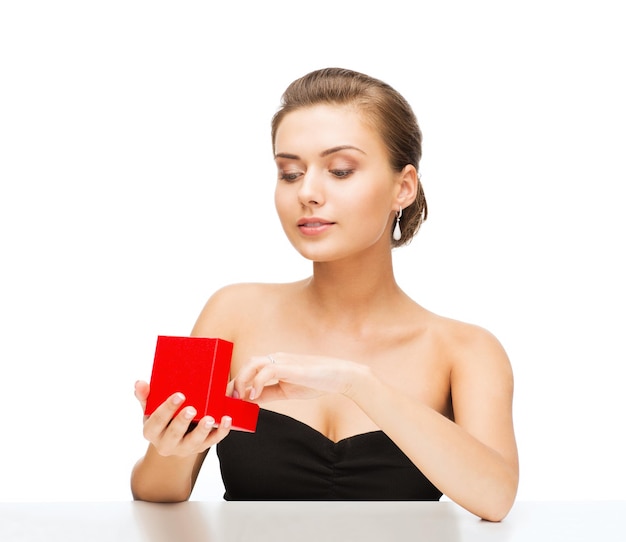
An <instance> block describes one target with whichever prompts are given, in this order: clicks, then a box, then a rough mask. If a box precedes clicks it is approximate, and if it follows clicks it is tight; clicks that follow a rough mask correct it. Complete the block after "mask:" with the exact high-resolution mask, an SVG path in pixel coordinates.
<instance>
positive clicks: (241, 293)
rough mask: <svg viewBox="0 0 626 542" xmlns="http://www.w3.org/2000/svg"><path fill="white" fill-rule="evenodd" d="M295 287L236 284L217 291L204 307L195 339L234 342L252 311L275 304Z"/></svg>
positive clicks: (199, 317)
mask: <svg viewBox="0 0 626 542" xmlns="http://www.w3.org/2000/svg"><path fill="white" fill-rule="evenodd" d="M295 284H296V283H293V284H271V283H253V282H250V283H237V284H230V285H228V286H224V287H222V288H220V289H219V290H217V291H216V292H215V293H214V294H213V295H212V296H211V297H210V298H209V299H208V301H207V302H206V303H205V305H204V307H203V309H202V311H201V312H200V316H198V319H197V321H196V323H195V325H194V328H193V331H192V333H191V334H192V335H196V336H213V337H216V336H219V337H221V338H224V339H227V340H230V341H235V339H236V335H237V331H238V330H240V329H241V327H242V324H243V323H244V322H245V320H246V319H247V318H249V315H250V312H251V311H250V307H255V314H256V318H258V317H259V315H258V309H259V308H261V307H268V306H270V305H273V304H275V303H276V300H277V299H278V298H281V297H283V296H284V295H287V293H288V292H289V290H291V289H293V288H294V287H295Z"/></svg>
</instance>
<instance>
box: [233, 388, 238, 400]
mask: <svg viewBox="0 0 626 542" xmlns="http://www.w3.org/2000/svg"><path fill="white" fill-rule="evenodd" d="M233 399H239V392H238V391H237V390H233Z"/></svg>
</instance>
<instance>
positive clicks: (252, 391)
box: [250, 388, 256, 401]
mask: <svg viewBox="0 0 626 542" xmlns="http://www.w3.org/2000/svg"><path fill="white" fill-rule="evenodd" d="M255 397H256V391H254V388H250V401H254V398H255Z"/></svg>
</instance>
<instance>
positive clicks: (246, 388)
mask: <svg viewBox="0 0 626 542" xmlns="http://www.w3.org/2000/svg"><path fill="white" fill-rule="evenodd" d="M365 371H366V367H365V366H364V365H362V364H359V363H355V362H352V361H346V360H342V359H337V358H327V357H320V356H310V355H301V354H288V353H284V352H277V353H272V354H268V355H267V356H259V357H253V358H251V359H250V361H249V362H248V363H246V364H245V365H244V366H243V368H242V369H241V371H240V372H239V374H238V375H237V376H236V377H235V379H234V380H233V381H232V382H231V383H230V384H229V387H228V393H230V394H232V395H233V396H234V397H241V398H242V399H248V400H249V401H255V400H257V401H261V400H262V401H268V402H269V401H276V400H279V399H313V398H315V397H319V396H320V395H324V394H327V393H339V394H344V395H346V394H348V393H349V392H350V390H351V388H352V386H353V385H354V383H355V381H356V379H357V378H359V376H361V375H363V374H364V372H365Z"/></svg>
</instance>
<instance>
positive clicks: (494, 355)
mask: <svg viewBox="0 0 626 542" xmlns="http://www.w3.org/2000/svg"><path fill="white" fill-rule="evenodd" d="M432 322H433V329H434V331H435V336H436V340H437V341H438V342H439V343H440V344H441V347H442V349H443V350H444V351H445V352H446V355H447V358H448V359H449V360H450V362H451V376H452V378H453V379H454V377H455V376H457V377H458V376H469V375H470V374H473V375H480V376H481V378H489V377H490V376H491V377H495V378H497V379H499V380H502V379H507V380H508V379H510V378H512V370H511V364H510V361H509V358H508V355H507V353H506V351H505V349H504V347H503V345H502V344H501V342H500V341H499V340H498V338H497V337H496V336H495V335H494V334H493V333H491V332H490V331H489V330H487V329H485V328H483V327H481V326H478V325H475V324H470V323H467V322H462V321H459V320H454V319H452V318H445V317H442V316H438V315H433V316H432Z"/></svg>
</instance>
